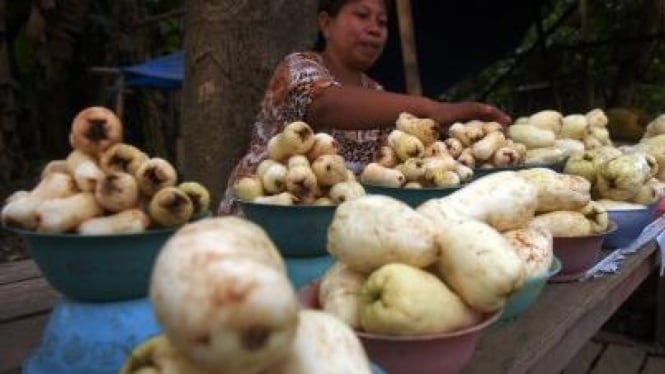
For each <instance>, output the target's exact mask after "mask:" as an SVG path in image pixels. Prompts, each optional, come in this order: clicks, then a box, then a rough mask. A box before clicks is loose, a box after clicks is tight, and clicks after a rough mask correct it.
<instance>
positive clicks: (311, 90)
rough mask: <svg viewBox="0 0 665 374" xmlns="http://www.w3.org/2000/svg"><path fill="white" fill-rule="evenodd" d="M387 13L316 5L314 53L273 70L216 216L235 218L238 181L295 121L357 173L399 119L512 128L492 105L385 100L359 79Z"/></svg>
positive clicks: (339, 3) (370, 0) (342, 2)
mask: <svg viewBox="0 0 665 374" xmlns="http://www.w3.org/2000/svg"><path fill="white" fill-rule="evenodd" d="M388 5H389V0H320V2H319V17H318V23H319V40H318V41H317V45H316V46H315V48H314V51H312V52H301V53H293V54H290V55H288V56H286V57H285V58H284V60H283V61H282V62H281V63H280V64H279V65H278V66H277V68H276V70H275V72H274V75H273V77H272V79H271V81H270V83H269V85H268V89H267V91H266V95H265V97H264V99H263V102H262V105H261V111H260V113H259V115H258V117H257V122H256V123H255V124H254V127H253V128H252V139H251V145H250V149H249V152H248V153H247V154H246V155H245V156H244V157H243V158H242V160H240V162H239V163H238V165H237V166H236V169H235V170H234V172H233V173H232V175H231V177H230V178H229V182H228V187H227V190H226V193H225V196H224V199H223V200H222V202H221V204H220V208H219V213H220V214H229V213H231V212H232V211H233V206H232V198H233V184H234V183H235V181H236V179H237V178H238V177H239V176H242V175H247V174H253V173H254V170H255V168H256V166H257V165H258V163H259V162H260V161H262V160H263V159H265V158H266V156H267V144H268V140H270V138H271V137H272V136H273V135H275V134H277V133H278V132H280V131H281V130H282V128H283V126H284V125H286V124H288V123H290V122H293V121H305V122H307V123H308V124H309V125H310V126H311V127H312V128H313V129H314V130H315V131H316V132H319V131H324V132H327V133H330V134H331V135H332V136H334V137H335V139H336V140H337V141H338V142H339V145H340V154H341V155H342V156H343V157H344V159H345V160H346V161H347V166H348V167H349V168H350V169H351V170H353V171H354V172H355V173H359V172H360V171H361V169H362V167H363V166H364V165H365V164H367V163H368V162H370V160H371V158H372V155H373V153H374V151H375V150H376V149H377V148H378V147H379V146H380V145H382V144H383V143H384V140H385V138H386V136H387V134H388V133H389V132H390V131H391V130H392V129H393V128H394V125H395V120H396V119H397V116H398V115H399V113H401V112H409V113H412V114H414V115H415V116H418V117H427V118H432V119H434V120H436V121H438V122H439V124H440V125H441V127H442V129H444V130H445V129H446V128H447V126H449V125H450V124H452V123H453V122H455V121H464V120H471V119H479V120H484V121H497V122H500V123H502V124H507V123H508V122H509V121H510V118H509V117H508V116H507V115H506V114H504V113H503V112H501V111H500V110H498V109H496V108H494V107H493V106H490V105H486V104H480V103H469V102H465V103H441V102H437V101H434V100H430V99H428V98H425V97H416V96H409V95H401V94H395V93H388V92H385V91H383V89H382V88H381V86H380V85H379V84H378V83H377V82H375V81H373V80H372V79H371V78H369V77H368V76H367V75H366V74H365V72H366V71H367V70H368V69H369V68H370V67H371V66H372V65H373V64H374V63H375V62H376V60H377V59H378V58H379V56H380V55H381V52H382V51H383V48H384V46H385V44H386V40H387V38H388V29H387V20H388V8H389V7H388Z"/></svg>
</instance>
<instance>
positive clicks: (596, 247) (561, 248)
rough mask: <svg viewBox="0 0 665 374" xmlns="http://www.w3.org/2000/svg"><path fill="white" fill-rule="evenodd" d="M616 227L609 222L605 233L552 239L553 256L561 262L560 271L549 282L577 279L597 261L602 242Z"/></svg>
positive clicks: (613, 223) (612, 222)
mask: <svg viewBox="0 0 665 374" xmlns="http://www.w3.org/2000/svg"><path fill="white" fill-rule="evenodd" d="M616 229H617V225H616V223H615V222H614V221H610V225H609V227H608V229H607V231H605V232H601V233H598V234H594V235H587V236H573V237H554V245H553V250H554V255H555V256H556V257H558V258H559V260H561V271H560V272H559V274H557V275H555V276H554V277H552V278H550V282H570V281H575V280H577V279H579V278H580V277H581V276H582V275H584V273H585V272H586V271H587V270H589V269H590V268H591V267H592V266H593V265H595V264H596V261H598V257H599V256H600V251H601V249H602V247H603V241H604V240H605V237H607V235H608V234H610V233H612V232H614V231H615V230H616Z"/></svg>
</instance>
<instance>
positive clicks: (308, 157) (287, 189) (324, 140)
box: [234, 122, 365, 205]
mask: <svg viewBox="0 0 665 374" xmlns="http://www.w3.org/2000/svg"><path fill="white" fill-rule="evenodd" d="M338 147H339V146H338V144H337V141H336V140H335V139H334V138H333V137H332V136H331V135H329V134H326V133H323V132H320V133H317V134H314V132H313V131H312V129H311V127H309V125H307V124H306V123H304V122H292V123H290V124H288V125H286V126H285V127H284V130H283V131H282V132H280V133H278V134H277V135H275V136H273V137H272V138H271V139H270V141H269V142H268V158H267V159H265V160H263V161H261V163H259V165H258V166H257V168H256V174H255V175H248V176H242V177H240V178H239V179H238V180H237V181H236V182H235V184H234V193H235V197H236V198H238V199H240V200H243V201H253V202H257V203H265V204H278V205H293V204H314V205H335V204H339V203H341V202H343V201H347V200H351V199H355V198H357V197H359V196H363V195H365V189H364V188H363V187H362V185H361V184H360V183H358V182H356V180H355V175H354V174H353V172H351V171H350V170H348V169H347V167H346V164H345V161H344V158H343V157H342V156H340V155H339V154H337V152H338Z"/></svg>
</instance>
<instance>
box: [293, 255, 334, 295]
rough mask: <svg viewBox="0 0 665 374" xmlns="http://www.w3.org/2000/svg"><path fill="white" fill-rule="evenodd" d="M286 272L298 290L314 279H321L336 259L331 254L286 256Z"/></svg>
mask: <svg viewBox="0 0 665 374" xmlns="http://www.w3.org/2000/svg"><path fill="white" fill-rule="evenodd" d="M284 262H285V263H286V273H287V275H288V277H289V280H290V281H291V284H292V285H293V288H294V289H296V290H299V289H301V288H302V287H304V286H305V285H307V284H309V283H311V282H313V281H314V280H317V279H321V277H323V274H324V273H325V272H326V270H328V268H330V267H331V266H332V264H333V263H334V262H335V259H333V258H332V256H330V255H323V256H317V257H285V258H284Z"/></svg>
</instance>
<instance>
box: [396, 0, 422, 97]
mask: <svg viewBox="0 0 665 374" xmlns="http://www.w3.org/2000/svg"><path fill="white" fill-rule="evenodd" d="M397 18H398V21H399V35H400V41H401V46H402V61H403V63H404V78H405V80H406V92H407V93H408V94H411V95H422V87H421V84H420V72H419V71H418V54H417V52H416V37H415V34H414V30H413V17H412V15H411V0H397Z"/></svg>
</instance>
